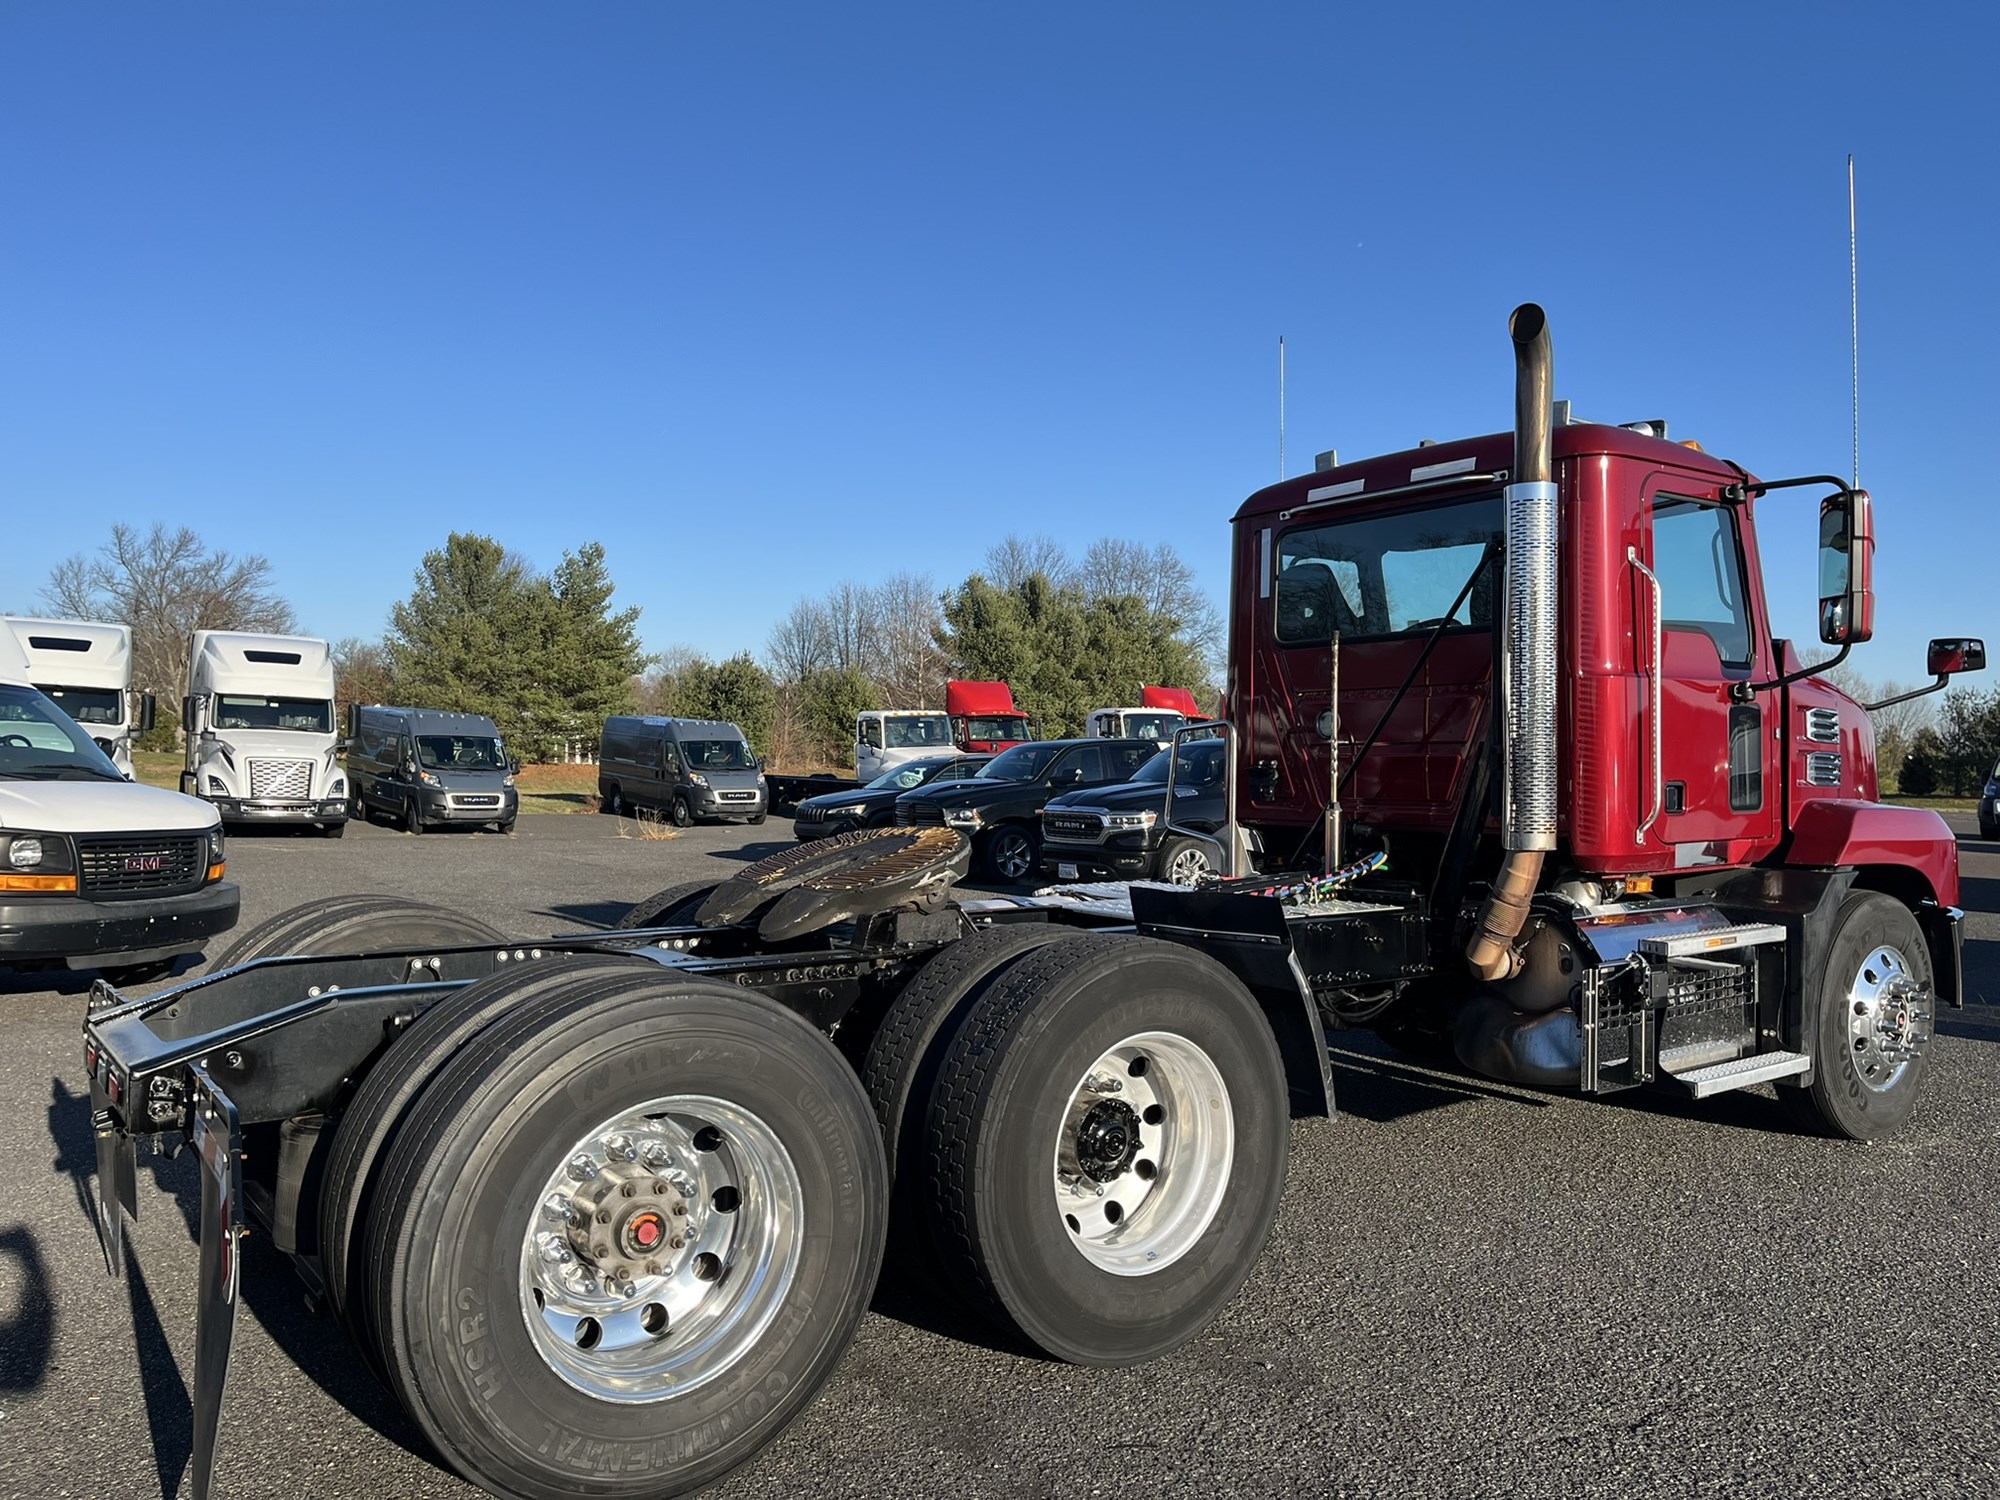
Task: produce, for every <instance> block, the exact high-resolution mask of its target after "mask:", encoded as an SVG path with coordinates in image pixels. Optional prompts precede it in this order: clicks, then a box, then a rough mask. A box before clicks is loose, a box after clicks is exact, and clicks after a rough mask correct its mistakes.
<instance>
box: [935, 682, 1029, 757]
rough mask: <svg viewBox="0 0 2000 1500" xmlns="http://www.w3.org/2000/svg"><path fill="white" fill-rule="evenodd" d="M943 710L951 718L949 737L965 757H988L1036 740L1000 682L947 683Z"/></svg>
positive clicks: (1010, 691)
mask: <svg viewBox="0 0 2000 1500" xmlns="http://www.w3.org/2000/svg"><path fill="white" fill-rule="evenodd" d="M944 711H945V712H946V713H947V714H949V715H950V716H951V737H952V738H953V739H954V740H956V741H957V742H958V748H959V749H961V750H963V751H965V752H966V753H967V754H968V755H992V754H994V753H996V752H997V751H1001V750H1007V749H1011V748H1012V747H1013V746H1015V745H1020V744H1025V743H1026V742H1027V741H1029V740H1032V739H1034V738H1035V737H1036V736H1035V726H1034V725H1033V724H1031V723H1029V722H1028V716H1027V715H1026V714H1024V713H1022V712H1021V711H1020V710H1019V709H1017V708H1016V707H1014V690H1013V689H1012V688H1010V687H1008V686H1007V684H1006V683H1004V682H960V681H957V680H954V681H951V682H947V683H946V684H945V685H944Z"/></svg>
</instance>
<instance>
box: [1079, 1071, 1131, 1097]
mask: <svg viewBox="0 0 2000 1500" xmlns="http://www.w3.org/2000/svg"><path fill="white" fill-rule="evenodd" d="M1084 1087H1085V1088H1087V1089H1089V1090H1090V1091H1091V1092H1092V1093H1093V1094H1118V1093H1123V1092H1124V1090H1125V1085H1124V1083H1123V1082H1121V1081H1120V1080H1119V1079H1116V1078H1113V1077H1111V1076H1110V1075H1109V1074H1108V1073H1092V1074H1091V1075H1090V1077H1089V1079H1088V1080H1087V1081H1086V1082H1085V1084H1084Z"/></svg>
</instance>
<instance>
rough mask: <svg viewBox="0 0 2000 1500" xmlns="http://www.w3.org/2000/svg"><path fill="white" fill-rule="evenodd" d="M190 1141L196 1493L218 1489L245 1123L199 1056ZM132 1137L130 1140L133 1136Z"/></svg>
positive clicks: (197, 1498) (191, 1070)
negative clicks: (197, 1191)
mask: <svg viewBox="0 0 2000 1500" xmlns="http://www.w3.org/2000/svg"><path fill="white" fill-rule="evenodd" d="M188 1077H189V1083H190V1088H189V1091H188V1092H189V1101H188V1141H189V1143H190V1144H191V1145H192V1146H193V1147H194V1154H195V1157H196V1159H197V1160H198V1161H199V1162H200V1163H201V1256H200V1262H199V1270H198V1274H199V1276H200V1278H201V1282H200V1287H199V1292H198V1295H197V1297H196V1303H195V1306H196V1314H195V1317H196V1322H195V1342H194V1451H193V1455H192V1458H191V1460H190V1463H189V1467H190V1469H191V1470H192V1477H191V1479H190V1486H191V1490H192V1494H193V1496H194V1500H209V1496H210V1495H211V1494H212V1493H213V1492H214V1490H213V1486H214V1480H215V1440H216V1436H217V1433H218V1432H219V1430H220V1428H221V1425H222V1392H223V1386H224V1384H225V1383H226V1382H227V1380H228V1377H229V1349H230V1345H231V1344H232V1343H233V1342H234V1341H235V1338H236V1295H237V1285H238V1279H239V1271H238V1266H237V1251H238V1248H239V1241H240V1240H241V1238H242V1234H243V1130H242V1127H241V1125H240V1124H239V1123H238V1122H237V1118H236V1106H235V1105H234V1104H232V1103H231V1102H230V1100H229V1096H228V1095H227V1094H225V1093H223V1092H222V1090H221V1089H219V1088H217V1087H216V1085H215V1081H214V1080H213V1079H211V1078H210V1077H209V1076H208V1073H207V1071H206V1070H205V1069H203V1068H202V1067H200V1066H199V1065H198V1064H190V1065H189V1067H188ZM128 1144H129V1143H128Z"/></svg>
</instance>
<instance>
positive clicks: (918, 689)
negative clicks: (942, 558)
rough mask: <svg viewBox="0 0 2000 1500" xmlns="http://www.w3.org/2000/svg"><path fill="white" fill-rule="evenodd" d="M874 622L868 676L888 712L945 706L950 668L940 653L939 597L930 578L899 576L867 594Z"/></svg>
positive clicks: (911, 574) (941, 614)
mask: <svg viewBox="0 0 2000 1500" xmlns="http://www.w3.org/2000/svg"><path fill="white" fill-rule="evenodd" d="M868 593H869V600H870V607H871V612H872V614H873V615H874V618H875V633H874V650H873V652H872V653H871V656H872V658H873V659H872V662H871V664H870V669H869V672H868V675H869V676H870V677H871V678H873V679H874V682H875V685H876V686H877V687H878V688H879V689H880V690H881V693H882V697H883V699H884V700H885V701H884V703H883V707H885V708H942V707H943V706H944V681H945V677H946V675H947V672H948V667H949V664H948V663H947V661H946V660H945V654H944V652H943V651H941V650H939V649H938V643H937V638H938V632H939V631H940V630H942V629H943V628H944V613H943V610H942V609H941V608H940V605H939V601H940V598H941V595H940V594H939V592H938V588H937V585H936V584H935V583H933V582H932V581H931V579H930V578H929V576H928V575H923V574H915V573H898V574H896V575H895V576H894V577H893V578H889V579H886V580H885V581H883V582H882V583H880V584H877V585H876V586H875V587H874V588H872V589H870V590H869V591H868Z"/></svg>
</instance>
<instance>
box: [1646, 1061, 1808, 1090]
mask: <svg viewBox="0 0 2000 1500" xmlns="http://www.w3.org/2000/svg"><path fill="white" fill-rule="evenodd" d="M1811 1066H1812V1059H1811V1058H1810V1057H1807V1056H1806V1055H1805V1053H1803V1052H1760V1053H1758V1054H1757V1055H1756V1056H1755V1057H1737V1058H1732V1059H1731V1060H1730V1061H1728V1062H1719V1063H1710V1064H1709V1065H1708V1066H1707V1067H1705V1068H1690V1069H1689V1070H1688V1071H1687V1072H1685V1073H1669V1074H1668V1075H1667V1076H1668V1077H1669V1078H1672V1079H1673V1080H1674V1081H1675V1082H1676V1083H1678V1084H1680V1085H1681V1086H1682V1087H1683V1088H1685V1089H1686V1090H1687V1091H1688V1092H1689V1093H1691V1094H1693V1095H1694V1096H1695V1098H1697V1099H1706V1098H1708V1097H1709V1095H1711V1094H1726V1093H1728V1092H1729V1091H1730V1090H1731V1089H1747V1088H1749V1087H1750V1086H1751V1085H1752V1084H1753V1083H1769V1082H1770V1081H1771V1080H1772V1079H1773V1078H1790V1077H1791V1076H1792V1075H1793V1074H1795V1073H1803V1072H1805V1070H1806V1069H1807V1068H1810V1067H1811Z"/></svg>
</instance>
